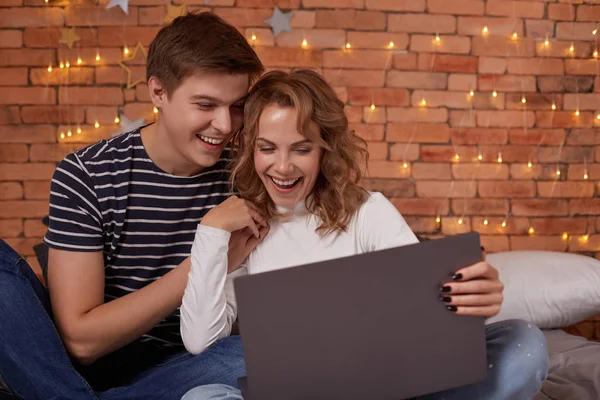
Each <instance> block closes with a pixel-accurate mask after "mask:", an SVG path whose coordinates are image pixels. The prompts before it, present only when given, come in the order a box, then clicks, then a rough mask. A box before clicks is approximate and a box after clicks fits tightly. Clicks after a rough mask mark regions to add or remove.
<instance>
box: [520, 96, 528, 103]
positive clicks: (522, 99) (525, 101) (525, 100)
mask: <svg viewBox="0 0 600 400" xmlns="http://www.w3.org/2000/svg"><path fill="white" fill-rule="evenodd" d="M521 103H523V104H525V103H527V99H526V98H525V96H523V97H521Z"/></svg>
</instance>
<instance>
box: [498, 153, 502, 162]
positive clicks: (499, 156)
mask: <svg viewBox="0 0 600 400" xmlns="http://www.w3.org/2000/svg"><path fill="white" fill-rule="evenodd" d="M498 162H499V163H501V162H502V152H500V151H499V152H498Z"/></svg>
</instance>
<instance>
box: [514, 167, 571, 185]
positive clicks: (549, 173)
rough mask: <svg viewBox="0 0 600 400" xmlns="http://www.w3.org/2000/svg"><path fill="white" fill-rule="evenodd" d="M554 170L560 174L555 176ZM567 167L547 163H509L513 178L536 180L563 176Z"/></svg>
mask: <svg viewBox="0 0 600 400" xmlns="http://www.w3.org/2000/svg"><path fill="white" fill-rule="evenodd" d="M556 171H560V173H561V175H560V176H557V175H556ZM566 171H567V169H566V168H565V167H564V166H561V165H559V166H556V165H548V164H532V165H531V167H530V166H529V164H511V166H510V176H511V177H512V178H513V179H534V180H536V181H555V180H557V179H561V177H563V176H565V174H566Z"/></svg>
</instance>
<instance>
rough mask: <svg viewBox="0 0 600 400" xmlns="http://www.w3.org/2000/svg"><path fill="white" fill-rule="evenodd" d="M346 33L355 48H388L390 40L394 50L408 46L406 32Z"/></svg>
mask: <svg viewBox="0 0 600 400" xmlns="http://www.w3.org/2000/svg"><path fill="white" fill-rule="evenodd" d="M309 32H310V31H309ZM347 35H348V42H349V43H351V44H352V48H355V49H389V48H390V42H393V43H394V47H393V48H394V49H396V50H403V49H406V48H408V34H406V33H389V32H357V31H348V32H347ZM391 54H394V53H393V52H392V53H391Z"/></svg>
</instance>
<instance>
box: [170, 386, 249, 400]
mask: <svg viewBox="0 0 600 400" xmlns="http://www.w3.org/2000/svg"><path fill="white" fill-rule="evenodd" d="M181 400H242V395H241V393H240V391H239V390H238V389H236V388H234V387H231V386H228V385H222V384H212V385H204V386H198V387H196V388H194V389H192V390H190V391H188V392H187V393H186V394H184V395H183V397H182V398H181Z"/></svg>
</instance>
